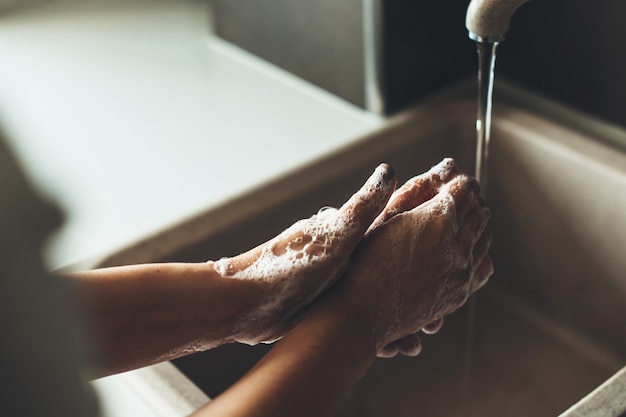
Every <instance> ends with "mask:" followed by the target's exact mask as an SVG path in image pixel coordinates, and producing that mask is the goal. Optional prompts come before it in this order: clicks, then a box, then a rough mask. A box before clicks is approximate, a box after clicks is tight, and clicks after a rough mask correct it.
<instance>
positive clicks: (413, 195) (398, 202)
mask: <svg viewBox="0 0 626 417" xmlns="http://www.w3.org/2000/svg"><path fill="white" fill-rule="evenodd" d="M458 173H459V171H458V168H457V167H456V162H455V161H454V159H452V158H446V159H444V160H443V161H441V162H440V163H439V164H437V165H435V166H433V167H432V168H431V169H430V170H429V171H427V172H425V173H423V174H421V175H418V176H416V177H413V178H411V179H410V180H408V181H407V182H406V183H404V185H402V187H400V188H399V189H398V190H397V191H396V192H395V193H394V194H393V195H392V196H391V199H390V200H389V203H387V207H385V210H384V211H383V213H381V215H380V216H379V217H378V218H377V219H376V221H375V222H374V224H373V225H372V227H371V228H370V230H373V229H374V228H376V227H378V226H379V225H380V224H382V223H384V222H386V221H387V220H389V219H390V218H392V217H393V216H395V215H397V214H400V213H403V212H405V211H409V210H412V209H414V208H415V207H417V206H419V205H421V204H423V203H424V202H426V201H428V200H430V199H431V198H433V197H434V196H435V195H436V194H437V190H438V189H439V187H441V185H442V184H443V183H445V182H446V181H449V180H450V179H451V178H453V177H454V176H455V175H457V174H458Z"/></svg>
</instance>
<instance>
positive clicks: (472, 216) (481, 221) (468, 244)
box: [458, 200, 491, 261]
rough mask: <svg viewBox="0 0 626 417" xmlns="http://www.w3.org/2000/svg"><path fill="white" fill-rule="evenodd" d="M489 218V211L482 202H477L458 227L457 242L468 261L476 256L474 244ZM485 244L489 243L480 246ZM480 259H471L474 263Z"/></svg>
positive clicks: (480, 235)
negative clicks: (458, 241)
mask: <svg viewBox="0 0 626 417" xmlns="http://www.w3.org/2000/svg"><path fill="white" fill-rule="evenodd" d="M490 217H491V210H489V207H487V205H486V204H485V203H484V201H482V200H479V202H478V204H477V205H476V206H475V207H474V208H473V209H472V210H470V212H469V213H468V214H467V216H466V217H465V221H464V222H463V223H462V225H461V226H460V228H459V232H458V234H459V240H460V243H461V245H462V248H463V254H464V256H466V257H467V259H468V260H470V256H471V255H475V254H476V244H477V242H478V240H479V239H480V238H481V237H482V235H483V232H484V231H485V229H486V228H487V224H488V223H489V219H490ZM485 243H489V242H481V244H482V245H484V244H485ZM483 256H484V255H483ZM481 258H482V256H481ZM481 258H477V257H476V256H472V257H471V259H472V260H474V261H476V260H480V259H481Z"/></svg>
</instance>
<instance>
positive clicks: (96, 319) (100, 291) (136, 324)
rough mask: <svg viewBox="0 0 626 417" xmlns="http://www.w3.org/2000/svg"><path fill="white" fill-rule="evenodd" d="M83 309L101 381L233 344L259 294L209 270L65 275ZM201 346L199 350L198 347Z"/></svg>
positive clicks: (161, 268) (161, 267)
mask: <svg viewBox="0 0 626 417" xmlns="http://www.w3.org/2000/svg"><path fill="white" fill-rule="evenodd" d="M70 278H71V279H72V280H74V281H75V282H76V283H77V286H78V289H79V291H80V293H81V295H82V298H83V299H84V300H85V305H86V308H87V315H86V317H87V320H86V321H87V323H86V324H87V326H88V328H89V330H90V331H91V333H92V335H93V337H94V339H95V342H96V345H97V347H98V368H99V369H97V370H96V372H97V373H98V375H106V374H111V373H116V372H121V371H125V370H129V369H134V368H137V367H141V366H145V365H149V364H152V363H156V362H159V361H162V360H168V359H173V358H175V357H178V356H181V355H183V354H185V353H189V352H190V351H192V350H194V349H198V348H200V349H202V348H208V347H212V346H215V345H218V344H221V343H223V342H225V341H230V338H231V337H232V335H233V331H234V326H235V319H236V318H237V317H240V316H241V315H244V314H246V313H248V312H249V311H251V310H252V308H253V306H254V303H255V302H256V300H258V297H259V295H258V294H257V293H256V291H257V288H256V287H254V288H253V287H252V286H251V285H250V284H251V283H249V282H247V281H242V280H232V279H225V278H222V277H221V276H219V274H217V273H215V271H214V270H213V268H212V266H211V264H204V263H202V264H182V263H175V264H146V265H137V266H128V267H116V268H105V269H99V270H93V271H86V272H80V273H76V274H72V275H71V276H70ZM203 345H204V346H203Z"/></svg>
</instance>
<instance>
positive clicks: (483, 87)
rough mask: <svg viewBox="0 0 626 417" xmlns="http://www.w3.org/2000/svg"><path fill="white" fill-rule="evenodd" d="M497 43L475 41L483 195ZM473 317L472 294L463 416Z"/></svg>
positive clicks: (479, 173)
mask: <svg viewBox="0 0 626 417" xmlns="http://www.w3.org/2000/svg"><path fill="white" fill-rule="evenodd" d="M497 46H498V42H491V43H489V42H476V48H477V51H478V106H477V108H478V113H477V116H476V172H475V177H476V179H478V181H479V182H480V194H481V197H482V198H485V199H486V198H487V167H488V162H489V139H490V137H491V108H492V99H493V79H494V70H495V66H496V48H497ZM475 316H476V294H474V295H473V296H472V297H471V298H470V299H469V301H468V305H467V336H466V337H467V340H466V349H465V361H464V362H465V365H464V367H465V369H464V370H463V374H464V381H463V386H464V388H463V405H464V407H463V409H464V410H465V416H471V415H472V409H471V398H472V395H471V392H470V390H471V379H472V363H473V354H474V326H475V321H476V319H475Z"/></svg>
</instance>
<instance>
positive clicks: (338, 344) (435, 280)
mask: <svg viewBox="0 0 626 417" xmlns="http://www.w3.org/2000/svg"><path fill="white" fill-rule="evenodd" d="M457 174H458V173H457V172H455V170H453V169H452V168H451V167H449V171H448V173H447V174H446V175H445V178H443V181H444V182H445V184H443V185H441V184H438V183H437V182H438V181H440V180H441V178H436V177H435V176H432V175H431V176H430V177H428V176H427V177H418V178H416V179H415V180H412V181H410V182H409V183H407V184H406V185H405V187H403V188H402V189H400V190H399V191H398V192H397V193H396V194H395V195H394V197H392V200H391V201H390V203H389V204H388V206H387V209H386V210H385V211H384V212H383V214H382V215H381V217H380V218H379V221H377V222H376V223H375V226H374V227H373V228H372V230H371V231H370V233H368V235H367V237H366V239H365V241H364V242H363V243H362V245H361V246H360V248H359V249H357V252H356V255H355V256H354V257H353V262H352V265H351V267H350V269H349V270H348V271H347V274H346V276H345V277H344V278H343V279H342V281H341V282H340V283H339V284H338V286H336V287H334V288H333V289H332V290H331V291H330V292H329V293H328V294H327V295H326V296H325V297H324V298H323V299H322V300H319V301H318V302H316V303H315V304H314V305H313V306H312V307H311V308H310V310H308V311H306V312H304V317H303V319H302V320H301V321H300V323H299V324H298V326H297V327H296V328H295V329H293V330H292V331H291V332H290V333H288V334H287V335H286V336H285V337H284V338H283V339H282V340H281V341H280V342H279V343H278V345H277V346H276V347H275V348H274V349H273V350H272V351H270V353H268V354H267V355H266V356H265V357H264V358H263V359H262V360H261V361H260V362H259V363H258V364H257V365H256V366H255V367H254V368H253V369H252V370H251V371H250V372H249V373H248V374H247V375H245V376H244V377H243V378H242V379H241V380H240V381H238V382H237V383H236V384H235V385H234V386H232V387H231V388H230V389H228V390H227V391H226V392H225V393H223V394H222V395H220V396H219V397H217V398H216V399H215V400H213V401H212V402H210V403H209V404H208V405H207V406H205V407H204V408H203V409H201V410H199V411H198V412H197V413H196V414H194V417H213V416H215V417H218V416H219V417H225V416H228V417H244V416H245V417H270V416H294V415H298V416H316V417H321V416H328V415H332V414H333V412H334V411H336V409H337V407H338V405H339V404H340V402H341V401H342V399H343V398H344V397H345V395H346V394H347V393H348V391H349V390H350V389H351V388H352V386H353V385H354V384H355V383H356V382H357V381H358V380H359V379H360V378H361V377H362V376H363V374H364V373H365V372H366V370H367V369H368V368H369V366H370V365H371V364H372V362H373V361H374V358H375V357H376V356H377V354H378V355H379V356H392V355H393V354H395V353H397V352H398V351H399V352H402V353H405V354H416V353H418V352H419V338H418V337H417V336H416V333H417V332H418V331H420V330H421V329H424V328H432V326H433V323H438V324H437V326H439V325H440V323H441V319H442V318H443V316H444V315H446V314H450V313H451V312H453V311H454V310H456V309H457V308H458V307H460V306H461V305H462V304H463V303H464V302H465V300H466V299H467V297H468V296H469V294H471V293H472V292H473V291H476V290H477V289H478V288H480V287H481V286H482V285H484V283H485V282H486V281H487V279H488V278H489V277H490V276H491V274H492V268H491V261H490V259H489V257H488V256H487V250H488V248H489V243H490V239H491V237H490V236H491V235H490V233H489V231H488V229H487V228H486V224H487V220H488V219H489V211H488V209H487V208H486V207H485V206H484V204H483V203H482V202H480V200H479V198H478V192H477V191H478V188H477V184H476V182H475V181H474V180H471V179H470V178H468V177H466V176H462V175H457ZM433 179H435V180H437V181H431V180H433ZM440 185H441V186H440ZM424 187H430V188H433V187H434V188H433V189H431V190H430V191H428V190H425V188H424Z"/></svg>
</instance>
